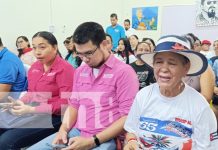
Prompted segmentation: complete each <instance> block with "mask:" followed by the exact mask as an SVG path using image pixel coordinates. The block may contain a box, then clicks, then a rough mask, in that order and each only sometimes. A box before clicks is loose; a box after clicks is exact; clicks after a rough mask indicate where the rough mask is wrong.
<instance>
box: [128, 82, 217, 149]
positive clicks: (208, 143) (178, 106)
mask: <svg viewBox="0 0 218 150" xmlns="http://www.w3.org/2000/svg"><path fill="white" fill-rule="evenodd" d="M124 128H125V130H126V131H128V132H129V133H134V134H135V135H136V136H137V137H138V141H139V142H140V145H142V148H143V149H158V150H172V149H173V150H182V149H186V150H187V149H192V150H215V149H217V148H218V136H217V132H216V130H217V124H216V118H215V115H214V113H213V112H212V110H211V109H210V107H209V104H208V103H207V101H206V100H205V99H204V97H203V96H202V95H201V94H199V93H198V92H197V91H196V90H194V89H193V88H191V87H190V86H188V85H187V84H185V88H184V90H183V92H182V93H180V94H179V95H177V96H176V97H170V98H169V97H165V96H163V95H162V94H161V93H160V91H159V86H158V84H157V83H155V84H152V85H150V86H147V87H145V88H143V89H142V90H140V91H139V92H138V93H137V96H136V98H135V100H134V103H133V105H132V108H131V110H130V112H129V114H128V117H127V120H126V122H125V125H124Z"/></svg>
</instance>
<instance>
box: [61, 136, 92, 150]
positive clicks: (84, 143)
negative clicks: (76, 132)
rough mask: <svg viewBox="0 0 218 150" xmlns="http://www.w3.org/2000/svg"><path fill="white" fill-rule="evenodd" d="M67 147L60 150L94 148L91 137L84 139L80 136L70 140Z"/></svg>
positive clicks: (87, 149)
mask: <svg viewBox="0 0 218 150" xmlns="http://www.w3.org/2000/svg"><path fill="white" fill-rule="evenodd" d="M68 145H69V146H68V147H66V148H64V149H62V150H72V149H73V150H90V149H92V148H93V147H95V142H94V139H93V138H92V137H90V138H85V137H81V136H77V137H73V138H70V140H69V142H68Z"/></svg>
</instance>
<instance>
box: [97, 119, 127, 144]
mask: <svg viewBox="0 0 218 150" xmlns="http://www.w3.org/2000/svg"><path fill="white" fill-rule="evenodd" d="M126 117H127V116H123V117H121V118H120V119H118V120H117V121H115V122H114V123H113V124H111V125H110V126H109V127H108V128H106V129H105V130H103V131H102V132H100V133H98V134H97V135H96V136H97V137H98V139H99V140H100V143H104V142H106V141H108V140H110V139H113V138H115V137H116V136H117V135H119V134H120V133H121V132H122V131H123V126H124V123H125V121H126Z"/></svg>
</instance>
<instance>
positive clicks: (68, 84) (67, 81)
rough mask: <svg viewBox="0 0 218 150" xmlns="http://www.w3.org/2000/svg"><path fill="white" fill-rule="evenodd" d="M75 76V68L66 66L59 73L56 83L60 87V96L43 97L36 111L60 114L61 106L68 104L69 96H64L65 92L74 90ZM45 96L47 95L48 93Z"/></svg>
mask: <svg viewBox="0 0 218 150" xmlns="http://www.w3.org/2000/svg"><path fill="white" fill-rule="evenodd" d="M73 77H74V69H73V67H72V66H68V68H64V69H63V71H62V72H60V73H58V74H57V76H56V84H57V87H58V88H59V96H58V97H51V98H49V99H43V100H42V101H40V105H39V106H36V107H35V111H36V112H43V113H53V114H60V111H61V106H62V105H63V104H65V105H66V104H67V99H68V98H69V97H68V98H67V97H64V96H62V94H63V93H65V92H69V93H71V92H72V86H73ZM42 94H43V93H42ZM45 94H46V93H45ZM36 96H37V95H36ZM50 96H52V95H50ZM44 97H46V95H45V96H44ZM47 97H48V96H47ZM51 102H52V103H51Z"/></svg>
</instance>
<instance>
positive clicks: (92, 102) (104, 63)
mask: <svg viewBox="0 0 218 150" xmlns="http://www.w3.org/2000/svg"><path fill="white" fill-rule="evenodd" d="M73 40H74V43H75V46H76V50H77V55H78V56H79V57H80V58H81V59H82V60H83V61H84V62H85V63H86V64H84V65H82V66H80V67H79V68H78V69H76V71H75V78H74V87H73V94H72V96H71V98H70V106H69V107H68V109H67V110H66V112H65V114H64V119H63V123H62V125H61V127H60V130H59V132H58V133H57V134H54V135H51V136H49V137H47V138H46V139H44V140H42V141H40V142H39V143H37V144H35V145H33V146H32V147H30V148H29V149H28V150H38V149H48V150H49V149H52V145H54V144H65V145H66V146H67V149H81V150H85V149H95V150H106V149H107V150H115V149H116V144H115V142H114V140H113V139H114V138H115V137H117V136H118V135H120V134H121V133H122V131H123V125H124V122H125V120H126V116H127V114H128V112H129V108H130V106H131V105H132V102H133V99H134V97H135V94H136V92H137V91H138V86H139V85H138V81H137V76H136V74H135V72H134V70H133V69H132V68H131V67H130V66H129V65H127V64H125V63H123V62H121V61H119V60H118V59H116V58H115V56H114V55H113V54H111V53H110V52H109V50H108V42H107V40H106V36H105V33H104V29H103V27H102V26H101V25H100V24H97V23H95V22H85V23H82V24H81V25H79V26H78V27H77V29H76V30H75V32H74V35H73ZM67 139H69V141H68V140H67ZM52 141H53V142H52Z"/></svg>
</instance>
